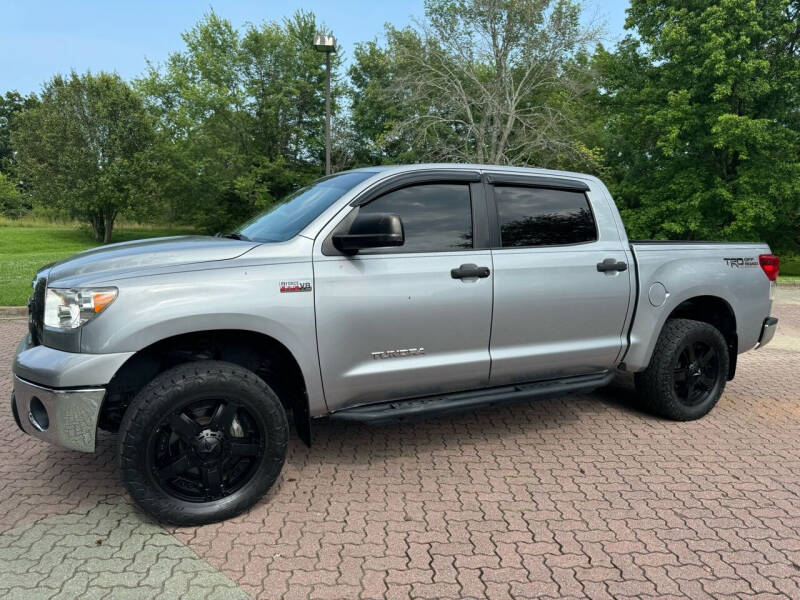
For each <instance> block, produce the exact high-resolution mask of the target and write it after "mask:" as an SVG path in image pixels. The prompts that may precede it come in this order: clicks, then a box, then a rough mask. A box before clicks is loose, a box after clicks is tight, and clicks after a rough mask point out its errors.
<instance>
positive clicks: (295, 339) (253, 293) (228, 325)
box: [81, 262, 327, 416]
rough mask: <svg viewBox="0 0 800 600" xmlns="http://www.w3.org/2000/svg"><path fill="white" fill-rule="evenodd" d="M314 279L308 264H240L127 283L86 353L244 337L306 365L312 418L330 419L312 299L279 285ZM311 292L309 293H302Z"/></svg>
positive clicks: (93, 329) (93, 327) (84, 340)
mask: <svg viewBox="0 0 800 600" xmlns="http://www.w3.org/2000/svg"><path fill="white" fill-rule="evenodd" d="M312 280H313V273H312V266H311V263H310V262H300V263H288V264H275V265H255V266H253V265H241V266H231V267H227V268H216V269H213V270H206V271H192V272H185V273H171V274H169V275H159V276H148V277H141V278H134V279H126V280H124V281H121V282H120V283H119V288H120V292H119V296H118V298H117V299H116V300H115V301H114V303H113V304H112V305H111V306H110V307H109V308H108V309H106V311H105V312H104V313H103V314H102V315H101V316H100V317H98V318H97V319H95V320H93V321H91V322H89V323H88V324H87V325H86V326H85V327H84V331H83V333H82V335H81V351H82V352H87V353H118V352H138V351H139V350H142V349H143V348H146V347H148V346H150V345H152V344H154V343H156V342H159V341H161V340H164V339H167V338H170V337H174V336H177V335H181V334H186V333H193V332H198V331H211V330H223V329H227V330H244V331H253V332H256V333H261V334H264V335H267V336H270V337H272V338H274V339H275V340H277V341H278V342H280V343H281V344H283V345H284V346H286V348H287V349H288V350H289V351H290V352H291V353H292V355H293V356H294V358H295V360H297V363H298V364H299V366H300V370H301V371H302V373H303V378H304V379H305V382H306V388H307V392H308V397H309V410H310V413H311V415H312V416H317V415H321V414H325V413H326V412H327V407H326V405H325V400H324V396H323V392H322V381H321V377H320V372H319V361H318V360H317V353H316V348H317V344H316V330H315V320H314V295H313V292H312V291H311V287H310V286H309V288H307V289H308V291H302V292H292V293H285V292H281V285H280V283H281V281H303V282H309V284H310V283H311V282H312ZM304 289H306V288H304Z"/></svg>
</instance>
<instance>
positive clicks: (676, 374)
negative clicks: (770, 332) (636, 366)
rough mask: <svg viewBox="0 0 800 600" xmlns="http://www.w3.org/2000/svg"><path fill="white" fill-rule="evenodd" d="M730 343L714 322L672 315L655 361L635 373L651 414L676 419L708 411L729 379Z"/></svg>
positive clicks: (695, 417)
mask: <svg viewBox="0 0 800 600" xmlns="http://www.w3.org/2000/svg"><path fill="white" fill-rule="evenodd" d="M728 350H729V346H728V343H727V341H726V340H725V338H724V337H723V335H722V333H721V332H720V331H719V330H718V329H717V328H716V327H714V326H713V325H711V324H710V323H705V322H703V321H694V320H692V319H668V320H667V322H666V323H665V324H664V327H663V329H662V330H661V333H660V334H659V336H658V341H657V342H656V346H655V348H654V349H653V354H652V356H651V358H650V364H649V365H648V366H647V368H646V369H645V370H644V371H641V372H639V373H636V374H635V380H636V391H637V394H638V395H639V398H640V399H641V401H642V404H643V405H644V406H645V408H647V410H649V411H650V412H652V413H655V414H658V415H661V416H663V417H667V418H668V419H674V420H676V421H693V420H694V419H699V418H700V417H702V416H704V415H706V414H707V413H708V412H709V411H710V410H711V409H712V408H714V406H715V405H716V403H717V401H718V400H719V398H720V396H722V392H723V391H724V390H725V383H726V382H727V379H728V367H729V360H730V359H729V356H728Z"/></svg>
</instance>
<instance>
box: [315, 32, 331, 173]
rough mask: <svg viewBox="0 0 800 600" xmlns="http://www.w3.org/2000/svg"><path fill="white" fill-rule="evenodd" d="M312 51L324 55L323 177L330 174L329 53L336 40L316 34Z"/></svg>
mask: <svg viewBox="0 0 800 600" xmlns="http://www.w3.org/2000/svg"><path fill="white" fill-rule="evenodd" d="M314 49H315V50H316V51H317V52H324V53H325V175H330V174H331V53H332V52H336V38H334V37H333V36H332V35H323V34H321V33H318V34H317V35H315V36H314Z"/></svg>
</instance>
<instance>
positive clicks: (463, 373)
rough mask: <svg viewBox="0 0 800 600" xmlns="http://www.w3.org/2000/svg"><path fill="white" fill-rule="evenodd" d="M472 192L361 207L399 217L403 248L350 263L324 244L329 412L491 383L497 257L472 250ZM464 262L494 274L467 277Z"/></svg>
mask: <svg viewBox="0 0 800 600" xmlns="http://www.w3.org/2000/svg"><path fill="white" fill-rule="evenodd" d="M470 187H471V186H470V184H468V183H459V182H440V183H439V182H436V183H424V184H419V185H412V186H407V187H403V188H400V189H396V190H393V191H390V192H388V193H386V194H385V195H383V196H379V197H378V198H376V199H374V200H372V201H370V202H369V203H368V204H365V205H363V206H361V207H356V208H353V209H352V210H353V211H361V212H362V213H379V214H385V213H391V214H395V215H397V216H399V217H400V219H401V220H402V222H403V226H404V230H405V244H404V245H403V246H399V247H393V248H377V249H370V250H361V251H360V252H359V253H358V254H356V255H354V256H344V255H342V254H340V253H338V252H336V251H335V250H331V248H330V247H329V244H327V245H326V244H325V240H324V239H318V240H317V243H316V244H315V251H314V294H315V305H316V317H317V341H318V347H319V358H320V368H321V371H322V381H323V386H324V390H325V400H326V402H327V405H328V408H329V410H331V411H334V410H337V409H340V408H343V407H345V406H354V405H358V404H367V403H373V402H381V401H387V400H398V399H402V398H408V397H414V396H421V395H428V394H437V393H444V392H453V391H457V390H466V389H473V388H476V387H482V386H486V385H487V384H488V380H489V335H490V325H491V311H492V277H493V276H492V274H491V270H492V264H491V252H490V251H489V250H488V249H485V248H483V249H475V248H474V247H473V239H474V238H475V236H474V231H473V208H472V204H473V202H472V200H473V198H472V195H471V191H470ZM472 187H473V189H475V186H474V185H473V186H472ZM478 190H480V187H479V186H478ZM484 214H485V211H484ZM351 216H352V215H351ZM321 238H325V239H329V238H330V235H328V236H327V237H326V236H325V235H322V236H321ZM462 265H476V266H479V267H486V268H487V269H488V276H485V275H487V273H486V271H485V270H484V271H483V272H482V273H481V275H484V276H480V277H478V276H468V275H469V269H464V270H462V271H458V269H459V268H460V267H461V266H462ZM454 269H456V272H455V273H453V272H452V271H453V270H454ZM465 274H466V275H467V276H463V275H465Z"/></svg>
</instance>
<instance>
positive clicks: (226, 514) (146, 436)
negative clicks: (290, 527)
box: [119, 361, 288, 525]
mask: <svg viewBox="0 0 800 600" xmlns="http://www.w3.org/2000/svg"><path fill="white" fill-rule="evenodd" d="M287 438H288V425H287V422H286V414H285V412H284V410H283V407H282V406H281V403H280V401H279V400H278V397H277V396H276V395H275V393H274V392H273V391H272V390H271V389H270V387H269V386H268V385H267V384H266V383H265V382H264V381H263V380H262V379H260V378H259V377H258V376H256V375H254V374H253V373H252V372H250V371H248V370H246V369H243V368H242V367H239V366H237V365H233V364H230V363H224V362H218V361H201V362H193V363H188V364H184V365H180V366H177V367H175V368H173V369H170V370H169V371H166V372H164V373H162V374H160V375H159V376H158V377H156V378H155V379H154V380H153V381H152V382H150V383H149V384H148V385H146V386H145V387H144V388H143V389H142V390H141V391H140V392H139V394H137V396H136V398H134V400H133V402H132V403H131V405H130V407H129V408H128V410H127V411H126V412H125V416H124V417H123V419H122V424H121V425H120V441H119V455H120V467H121V475H122V480H123V482H124V484H125V486H126V487H127V489H128V491H129V492H130V494H131V496H132V497H133V499H134V500H135V501H136V503H137V504H138V505H139V506H141V507H142V509H143V510H144V511H145V512H147V513H148V514H149V515H151V516H153V517H154V518H155V519H157V520H159V521H163V522H166V523H172V524H175V525H202V524H205V523H212V522H215V521H221V520H223V519H227V518H230V517H233V516H235V515H237V514H240V513H241V512H243V511H245V510H247V509H248V508H249V507H250V506H252V505H253V504H255V503H256V502H257V501H258V500H259V499H260V498H261V497H262V496H263V495H264V494H265V493H266V492H267V491H268V490H269V489H270V488H271V487H272V485H273V484H274V482H275V480H276V478H277V477H278V474H279V473H280V471H281V468H282V467H283V462H284V459H285V456H286V442H287Z"/></svg>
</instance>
